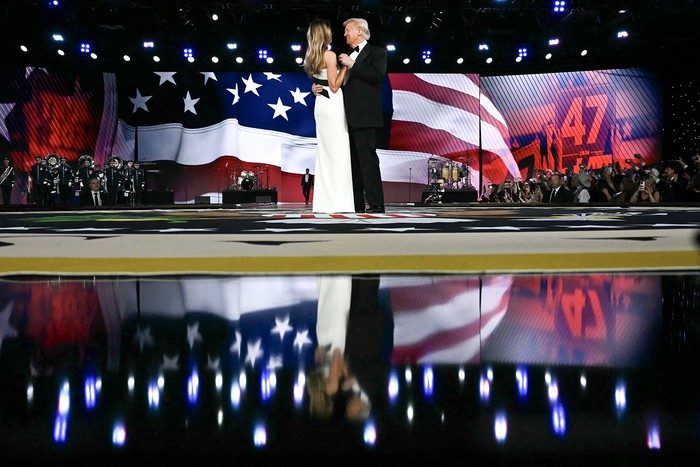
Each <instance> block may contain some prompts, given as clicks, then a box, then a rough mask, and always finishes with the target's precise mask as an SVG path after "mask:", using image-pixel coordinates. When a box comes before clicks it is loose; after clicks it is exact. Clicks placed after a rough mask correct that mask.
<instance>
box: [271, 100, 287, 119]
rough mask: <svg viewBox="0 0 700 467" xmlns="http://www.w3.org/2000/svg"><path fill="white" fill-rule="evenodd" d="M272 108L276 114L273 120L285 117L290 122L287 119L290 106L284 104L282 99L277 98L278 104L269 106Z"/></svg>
mask: <svg viewBox="0 0 700 467" xmlns="http://www.w3.org/2000/svg"><path fill="white" fill-rule="evenodd" d="M267 105H269V106H270V107H272V108H273V109H274V110H275V114H274V115H273V116H272V118H273V119H275V118H277V117H279V116H282V117H284V119H285V120H287V121H289V119H288V118H287V110H289V109H291V107H289V106H288V105H284V104H282V98H281V97H278V98H277V103H276V104H267Z"/></svg>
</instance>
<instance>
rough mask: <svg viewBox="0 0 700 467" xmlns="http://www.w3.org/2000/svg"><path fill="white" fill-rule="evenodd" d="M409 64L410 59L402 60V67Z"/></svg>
mask: <svg viewBox="0 0 700 467" xmlns="http://www.w3.org/2000/svg"><path fill="white" fill-rule="evenodd" d="M409 63H411V59H410V58H404V59H403V64H404V65H408V64H409Z"/></svg>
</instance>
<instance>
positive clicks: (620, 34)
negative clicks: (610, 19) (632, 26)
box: [617, 31, 629, 39]
mask: <svg viewBox="0 0 700 467" xmlns="http://www.w3.org/2000/svg"><path fill="white" fill-rule="evenodd" d="M628 37H629V33H628V32H627V31H618V32H617V38H618V39H626V38H628Z"/></svg>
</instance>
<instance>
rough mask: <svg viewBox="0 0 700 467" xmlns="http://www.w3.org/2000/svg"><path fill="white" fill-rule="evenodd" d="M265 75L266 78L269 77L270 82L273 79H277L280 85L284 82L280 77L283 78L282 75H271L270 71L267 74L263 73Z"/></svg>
mask: <svg viewBox="0 0 700 467" xmlns="http://www.w3.org/2000/svg"><path fill="white" fill-rule="evenodd" d="M263 74H264V75H265V76H267V80H268V81H270V80H271V79H276V80H277V81H279V82H280V83H281V82H282V80H281V79H280V76H282V75H276V74H274V73H270V72H269V71H266V72H265V73H263Z"/></svg>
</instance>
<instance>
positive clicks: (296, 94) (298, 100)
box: [289, 87, 311, 105]
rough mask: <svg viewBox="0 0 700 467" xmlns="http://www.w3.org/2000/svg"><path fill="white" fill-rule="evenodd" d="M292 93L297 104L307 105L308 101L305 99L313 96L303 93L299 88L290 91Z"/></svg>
mask: <svg viewBox="0 0 700 467" xmlns="http://www.w3.org/2000/svg"><path fill="white" fill-rule="evenodd" d="M289 92H290V93H292V97H294V103H295V104H303V105H306V101H305V100H304V98H305V97H306V96H308V95H309V94H311V93H310V92H301V90H300V89H299V88H298V87H297V88H296V90H295V91H289Z"/></svg>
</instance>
